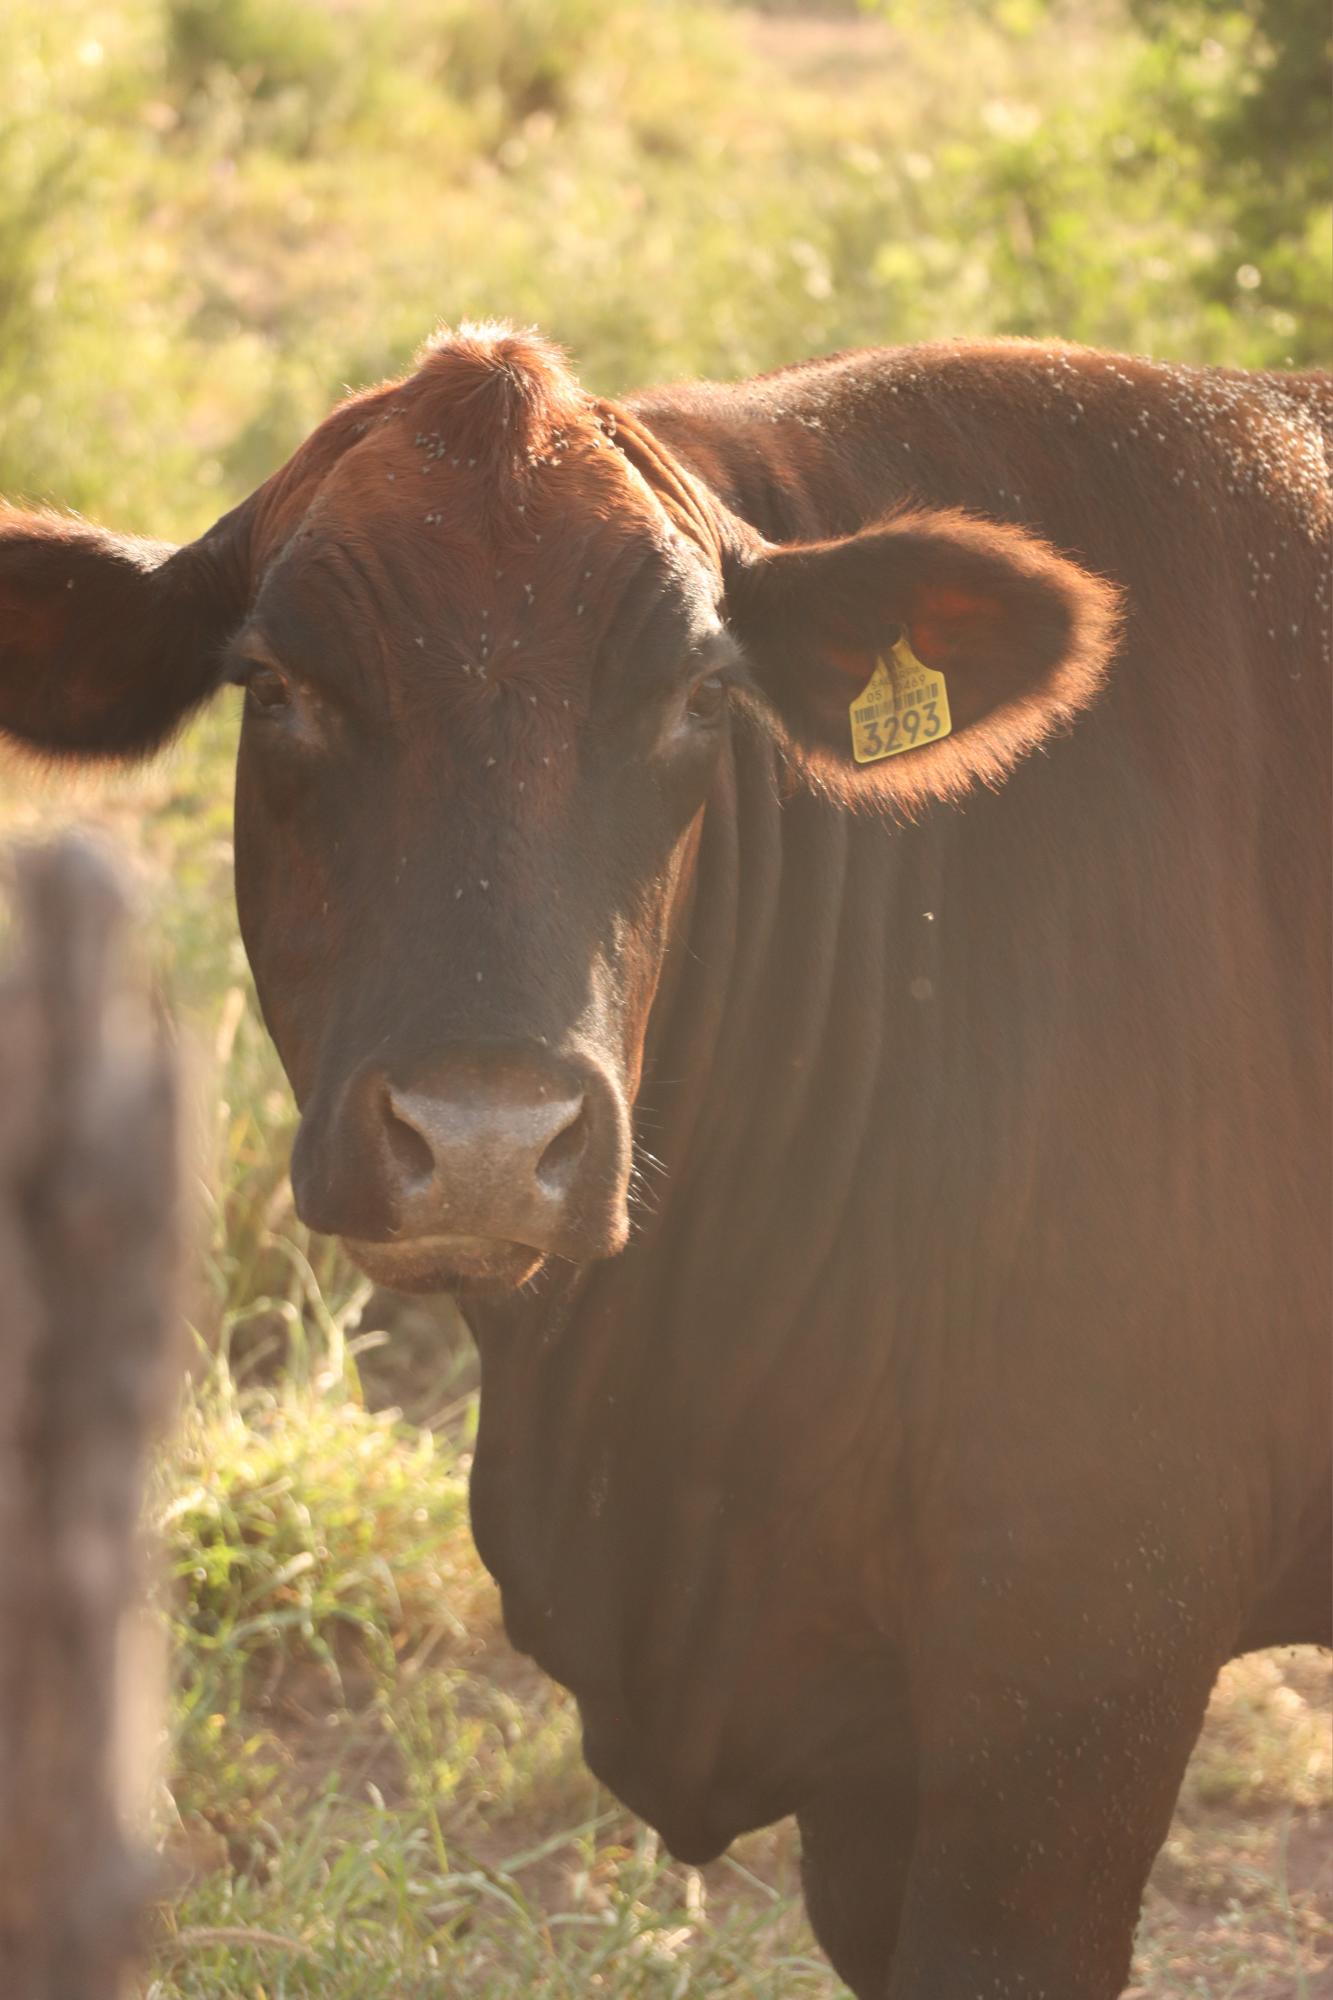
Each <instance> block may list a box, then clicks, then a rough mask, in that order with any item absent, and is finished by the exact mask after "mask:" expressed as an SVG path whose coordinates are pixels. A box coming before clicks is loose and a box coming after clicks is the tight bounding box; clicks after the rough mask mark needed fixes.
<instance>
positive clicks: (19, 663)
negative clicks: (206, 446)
mask: <svg viewBox="0 0 1333 2000" xmlns="http://www.w3.org/2000/svg"><path fill="white" fill-rule="evenodd" d="M226 527H227V523H225V522H224V523H219V525H218V528H215V529H213V530H211V531H210V532H209V534H208V535H206V536H204V538H203V539H202V540H201V541H198V542H193V543H191V544H190V545H189V546H187V547H185V548H182V549H176V550H172V549H169V548H165V547H163V546H162V545H161V544H150V543H144V542H135V541H131V540H129V539H127V538H121V537H118V536H115V535H110V534H106V533H104V532H103V531H102V530H101V529H98V528H93V527H89V526H88V525H87V524H86V523H85V522H82V521H74V520H68V519H64V518H62V517H60V516H58V515H46V514H27V513H21V512H18V511H17V510H14V509H4V508H0V737H5V736H8V737H11V738H13V739H14V740H15V741H16V742H18V743H21V744H24V745H27V746H29V747H30V748H32V749H35V750H37V751H39V752H40V753H42V754H44V755H46V756H56V757H81V758H97V757H136V756H143V755H146V754H147V753H148V752H149V751H151V750H155V749H157V747H158V746H159V745H160V744H161V743H163V742H164V741H165V740H166V739H167V737H169V736H170V735H171V734H172V732H173V731H174V730H175V729H177V728H178V727H179V726H180V724H181V723H182V722H183V721H184V720H185V718H186V716H187V715H188V714H189V713H190V711H191V710H192V709H193V708H195V707H197V705H198V704H199V703H200V702H202V701H203V700H205V699H206V697H207V696H208V695H210V694H211V693H212V692H213V690H214V688H215V687H216V686H217V684H218V681H219V679H220V677H221V674H220V667H219V654H220V648H221V644H222V641H223V640H224V639H225V638H226V636H227V634H228V633H229V632H230V631H231V629H232V628H233V627H234V626H235V625H236V623H237V622H238V621H239V619H240V617H241V615H242V613H243V611H244V609H245V606H244V601H243V599H244V582H243V578H242V576H241V575H240V573H239V565H238V563H237V561H236V557H235V545H234V537H232V536H230V535H228V534H227V533H224V532H220V531H222V530H224V529H225V528H226Z"/></svg>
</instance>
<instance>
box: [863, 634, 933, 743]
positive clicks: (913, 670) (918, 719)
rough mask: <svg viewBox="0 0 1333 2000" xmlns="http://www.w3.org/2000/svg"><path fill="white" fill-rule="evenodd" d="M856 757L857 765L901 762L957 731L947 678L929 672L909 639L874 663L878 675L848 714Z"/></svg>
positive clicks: (875, 674) (931, 668)
mask: <svg viewBox="0 0 1333 2000" xmlns="http://www.w3.org/2000/svg"><path fill="white" fill-rule="evenodd" d="M847 713H848V715H849V716H850V717H851V724H852V755H853V757H855V759H856V761H857V763H858V764H877V763H878V762H879V760H880V759H881V757H901V756H902V754H903V752H904V751H905V750H923V749H924V748H925V746H926V745H927V744H928V743H939V742H941V741H942V740H943V738H944V737H946V736H947V735H948V734H949V732H950V730H951V729H952V728H953V721H952V719H951V717H950V715H949V695H948V690H947V689H946V688H945V685H944V675H943V674H941V673H937V672H936V670H935V668H934V667H928V666H926V665H925V663H924V662H923V661H921V660H918V658H917V656H916V654H915V653H914V652H913V651H912V648H911V647H910V646H909V645H908V643H907V637H906V634H904V635H903V637H902V638H901V639H899V641H898V643H897V645H896V646H894V647H893V649H892V651H891V652H889V653H887V654H885V655H883V656H882V657H881V658H880V659H878V660H876V662H875V671H874V673H873V674H871V676H870V679H869V680H868V681H867V682H866V684H865V686H864V687H863V688H862V690H861V692H860V694H859V695H858V696H857V697H856V700H855V701H854V702H853V703H852V705H851V707H850V708H849V709H848V711H847Z"/></svg>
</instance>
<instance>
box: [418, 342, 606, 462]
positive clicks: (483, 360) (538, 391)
mask: <svg viewBox="0 0 1333 2000" xmlns="http://www.w3.org/2000/svg"><path fill="white" fill-rule="evenodd" d="M404 390H405V400H407V401H408V402H409V404H410V407H411V410H412V414H413V416H414V418H416V419H417V420H418V421H419V422H420V423H422V424H426V423H430V424H433V425H435V426H437V427H438V429H437V432H436V435H437V438H438V440H439V443H440V446H441V447H442V448H443V450H444V451H446V452H447V453H448V454H449V455H450V457H451V458H452V457H454V456H458V457H459V458H461V459H464V460H467V459H471V460H473V461H474V462H477V463H481V462H484V461H487V460H489V461H491V462H492V463H496V462H500V461H503V460H505V459H513V458H514V457H517V458H518V459H519V460H520V461H523V460H525V459H531V458H533V457H535V456H545V455H546V454H547V453H548V452H550V451H551V450H552V449H558V448H559V444H560V441H561V440H562V439H563V437H564V436H565V435H566V434H567V433H568V432H569V431H571V430H573V429H575V428H577V427H579V426H580V425H585V424H587V423H588V422H589V416H590V409H591V404H590V400H589V398H588V397H587V396H586V395H585V394H584V392H583V390H582V389H581V388H580V387H579V384H578V382H577V381H576V380H575V378H574V376H573V374H572V373H571V371H570V369H569V366H568V364H567V362H566V360H565V357H564V355H563V354H562V353H561V352H560V350H559V348H557V347H556V346H554V345H553V343H552V342H550V341H548V340H545V339H543V338H542V336H541V335H539V334H537V333H536V332H533V331H530V330H529V331H524V332H519V331H516V330H515V329H514V328H513V327H510V326H508V325H505V324H503V323H487V324H483V325H465V326H462V327H460V328H458V329H457V330H456V331H454V330H452V329H447V328H446V329H443V330H441V331H440V332H439V333H437V334H436V335H435V336H434V337H433V339H431V340H430V341H429V342H428V343H427V344H426V346H425V347H424V348H423V349H422V351H421V353H420V354H419V355H418V357H417V369H416V373H415V375H413V376H412V377H411V378H410V379H409V381H408V382H407V383H406V384H405V385H404ZM420 434H421V435H422V436H423V438H424V437H425V436H426V433H425V432H424V431H423V432H422V433H420Z"/></svg>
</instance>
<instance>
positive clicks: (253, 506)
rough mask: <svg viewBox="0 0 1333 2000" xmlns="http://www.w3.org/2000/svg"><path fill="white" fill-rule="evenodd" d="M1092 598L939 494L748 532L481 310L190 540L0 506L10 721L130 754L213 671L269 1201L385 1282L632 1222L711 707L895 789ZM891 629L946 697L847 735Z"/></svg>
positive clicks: (1053, 560) (467, 1278) (1004, 705)
mask: <svg viewBox="0 0 1333 2000" xmlns="http://www.w3.org/2000/svg"><path fill="white" fill-rule="evenodd" d="M1110 622H1111V601H1110V593H1109V592H1108V591H1107V590H1106V588H1105V587H1104V586H1102V585H1100V584H1098V583H1097V582H1096V581H1095V580H1094V579H1092V578H1089V577H1088V576H1086V575H1085V574H1084V573H1082V572H1080V571H1078V570H1076V569H1075V568H1074V567H1073V566H1072V565H1070V564H1069V563H1067V562H1064V561H1062V560H1061V559H1060V558H1058V557H1057V556H1055V555H1054V553H1053V552H1052V551H1051V550H1049V549H1048V548H1046V547H1045V546H1044V545H1041V544H1038V543H1036V542H1034V541H1033V540H1032V539H1031V538H1028V537H1025V536H1023V535H1020V534H1019V533H1017V532H1016V531H1014V530H1009V529H1003V528H999V527H997V526H994V525H992V524H986V523H982V522H978V521H974V520H971V519H968V518H964V517H961V516H955V515H939V514H911V515H903V516H900V517H898V518H897V519H894V520H890V521H888V522H884V523H880V524H878V525H876V526H873V527H871V528H869V529H867V530H865V531H864V532H862V533H861V534H858V535H855V536H852V537H850V538H848V539H846V540H843V541H839V542H832V543H825V544H820V545H812V546H802V547H796V548H777V547H771V546H769V545H767V544H765V543H763V542H762V541H761V540H760V539H759V538H758V537H757V536H756V535H755V534H754V533H753V531H751V530H749V529H748V528H746V527H744V526H743V524H742V523H740V522H739V521H737V520H736V519H734V517H732V516H731V515H729V514H728V513H727V512H726V511H725V509H723V508H722V506H721V505H720V503H718V502H717V501H716V500H715V499H714V497H713V496H712V495H711V494H710V493H709V492H708V491H707V490H706V489H705V488H704V487H702V486H701V485H699V484H698V483H697V482H696V481H695V480H694V479H692V478H691V477H690V476H689V475H688V473H686V472H685V471H683V470H682V468H681V467H680V466H678V465H677V464H675V463H674V461H673V460H672V459H671V458H670V457H669V456H668V455H667V454H666V453H665V452H664V451H662V450H661V449H660V447H659V446H658V445H657V444H656V442H655V440H654V439H653V438H652V437H651V435H650V434H649V433H648V432H647V431H646V430H645V429H644V428H643V427H642V426H641V425H639V424H637V423H636V422H635V421H634V420H633V419H632V418H629V417H626V416H625V415H624V414H623V413H619V416H618V413H616V412H615V411H614V410H612V409H611V407H610V406H608V405H605V404H600V403H597V402H594V401H593V400H592V399H590V398H588V397H587V396H585V395H584V394H583V393H582V392H581V391H580V390H579V388H578V387H577V385H576V384H575V382H574V381H573V379H572V378H571V376H570V375H569V374H568V373H567V372H566V370H565V368H564V366H563V364H562V362H561V360H560V359H559V357H558V356H557V355H556V354H555V353H554V352H553V351H552V350H550V349H549V348H547V347H545V346H544V345H543V344H541V343H540V342H538V341H536V340H535V339H532V338H529V337H527V336H521V335H516V334H513V333H511V332H509V331H507V330H504V329H478V330H470V331H465V332H463V333H460V334H457V335H453V336H450V337H447V338H444V339H441V340H440V341H438V342H436V343H435V344H434V345H433V346H432V347H431V348H429V349H428V350H427V351H426V353H425V354H424V356H423V357H422V359H421V361H420V364H419V366H418V368H417V370H416V372H415V373H414V374H413V375H412V376H411V377H410V378H409V379H408V380H406V381H404V382H402V383H398V384H395V385H392V386H390V387H388V388H384V389H380V390H376V391H373V392H371V393H370V394H368V395H365V396H363V397H360V398H357V399H355V400H353V401H352V402H351V403H349V404H346V405H344V406H343V408H341V409H340V410H339V411H337V412H336V413H335V414H334V415H333V416H332V417H331V418H330V419H329V420H328V421H327V422H326V423H325V424H323V425H322V426H321V427H320V428H319V430H317V431H316V432H315V433H314V435H313V436H312V437H311V438H310V439H309V440H308V441H307V443H306V444H305V445H304V446H303V447H302V448H301V450H300V451H298V452H297V453H296V455H295V456H294V457H293V459H292V460H291V461H290V462H289V463H288V464H287V465H286V466H285V467H284V468H283V469H282V470H281V471H280V472H279V473H277V474H276V475H275V476H274V477H273V478H272V479H271V480H270V481H269V482H268V483H267V484H266V485H265V486H264V487H261V488H260V489H259V491H258V492H257V493H256V494H254V495H253V496H252V497H251V499H250V500H249V501H247V502H246V503H245V504H244V505H243V506H242V507H240V508H238V509H237V510H236V511H235V512H234V513H233V514H231V515H228V516H227V517H225V518H224V519H223V520H222V521H220V522H219V523H218V524H217V525H216V526H215V527H214V528H213V529H211V530H210V531H209V533H208V534H206V535H205V536H203V537H202V539H201V540H200V541H198V542H196V543H193V544H191V545H190V546H188V547H186V548H183V549H179V550H176V551H167V550H164V549H162V548H160V547H156V546H149V545H144V544H135V543H130V542H127V541H124V540H118V539H115V538H113V537H110V536H107V535H104V534H102V533H100V532H98V531H95V530H93V529H90V528H88V527H86V526H84V525H83V524H81V523H78V522H71V521H67V520H63V519H59V518H55V517H47V516H40V515H29V514H18V513H10V514H8V515H3V514H0V731H3V732H5V733H6V734H8V735H9V736H11V737H12V738H15V739H17V740H18V741H19V742H22V743H25V744H27V745H29V746H31V747H33V748H35V749H36V750H38V751H39V752H44V753H46V754H47V755H53V756H57V757H59V756H107V755H112V756H125V755H140V754H144V753H145V752H147V751H150V750H151V749H153V748H154V747H156V746H157V745H158V744H159V743H160V742H162V741H163V740H164V739H165V738H166V737H167V736H168V735H169V734H170V733H171V732H172V730H173V729H175V728H176V727H177V726H178V725H179V723H180V722H181V721H182V719H183V718H184V717H185V716H186V715H187V714H188V713H189V712H190V711H191V710H192V709H193V708H194V707H195V706H196V705H197V704H198V703H200V702H201V701H202V700H204V699H205V698H206V697H208V696H209V695H210V694H212V693H213V692H215V691H216V690H217V689H218V688H220V687H221V686H222V685H223V684H224V683H227V682H237V683H240V684H241V685H242V686H243V688H244V690H245V695H244V700H245V716H244V723H243V728H242V735H241V749H240V760H239V769H238V774H237V792H236V880H237V901H238V906H239V910H240V918H241V927H242V931H243V934H244V937H245V942H246V947H247V950H248V952H249V955H250V960H251V964H252V966H253V968H254V973H255V978H256V982H257V985H258V990H259V995H260V999H261V1003H262V1006H263V1009H264V1013H265V1018H266V1020H267V1022H268V1025H269V1027H270V1029H271V1031H272V1034H273V1037H274V1040H275V1042H276V1044H277V1047H278V1050H279V1053H280V1055H281V1057H282V1061H283V1063H284V1065H285V1067H286V1069H287V1072H288V1075H289V1076H290V1078H291V1080H292V1084H293V1086H294V1089H295V1092H296V1096H297V1099H298V1102H299V1103H300V1106H301V1110H302V1122H301V1128H300V1133H299V1136H298V1139H297V1144H296V1150H295V1156H294V1160H293V1184H294V1188H295V1192H296V1199H297V1205H298V1208H299V1210H300V1212H301V1214H302V1216H303V1217H304V1218H305V1220H306V1221H307V1222H308V1223H309V1224H310V1225H311V1226H312V1227H314V1228H316V1229H320V1230H325V1231H328V1232H331V1233H334V1234H337V1235H339V1236H341V1237H343V1238H344V1239H345V1240H346V1241H347V1243H348V1245H349V1247H350V1248H351V1250H352V1252H353V1254H354V1255H355V1256H356V1257H357V1258H358V1260H359V1261H360V1262H361V1263H362V1264H363V1265H364V1267H365V1268H366V1269H367V1270H368V1271H369V1272H371V1273H372V1275H374V1276H376V1277H379V1278H381V1279H383V1280H384V1281H386V1282H388V1283H390V1284H393V1285H396V1286H400V1287H405V1288H419V1289H433V1288H439V1287H443V1286H448V1285H455V1284H459V1283H464V1284H466V1283H468V1282H473V1283H481V1284H502V1285H503V1284H514V1283H518V1282H521V1281H522V1280H524V1279H525V1278H527V1277H529V1276H530V1275H532V1274H533V1273H534V1272H535V1271H536V1270H537V1269H538V1267H539V1266H540V1265H541V1264H542V1263H543V1261H544V1260H545V1259H546V1258H548V1257H551V1256H556V1257H562V1258H568V1259H572V1260H575V1261H585V1260H588V1259H593V1258H598V1257H604V1256H607V1255H610V1254H613V1253H614V1252H616V1251H617V1250H618V1249H620V1248H621V1247H622V1245H623V1243H624V1241H625V1238H626V1234H627V1229H628V1219H627V1190H628V1186H629V1180H630V1173H631V1116H632V1107H633V1103H634V1099H635V1094H636V1091H637V1088H638V1082H639V1075H640V1069H641V1065H642V1060H643V1049H644V1037H645V1032H646V1028H647V1022H648V1017H649V1012H650V1009H651V1006H652V1003H653V999H654V996H655V994H656V991H657V988H658V983H659V980H660V978H661V975H662V971H663V966H664V963H665V958H666V949H667V943H668V940H669V937H670V935H671V933H672V927H673V923H674V922H675V920H676V918H677V916H678V913H679V911H680V909H681V908H682V906H683V903H684V901H685V899H686V898H687V897H688V894H689V891H690V881H691V868H692V863H693V856H694V841H695V835H696V833H697V828H698V824H699V819H700V815H701V812H702V810H703V807H704V804H705V801H706V799H707V797H708V794H709V790H710V784H711V781H712V777H713V773H714V768H715V765H716V763H717V759H718V757H719V754H720V751H721V748H722V745H723V744H724V742H725V740H726V737H727V734H728V730H729V728H730V727H731V726H732V723H733V716H734V713H735V711H736V709H737V707H738V706H740V705H745V706H748V707H749V709H750V711H751V715H752V717H755V716H758V717H759V718H760V726H766V727H769V728H773V729H777V730H778V731H779V732H785V735H786V737H787V740H788V746H789V749H790V751H791V754H792V756H793V760H794V762H795V764H796V765H797V767H798V768H799V769H801V770H803V771H804V772H805V773H806V775H807V776H808V778H809V780H810V782H813V783H816V784H818V785H820V786H822V787H824V788H826V789H827V788H829V787H835V788H837V789H840V790H841V791H842V792H843V793H845V794H846V795H847V796H849V797H855V796H857V795H865V796H873V797H875V798H877V799H879V800H881V801H889V802H892V803H894V804H896V805H899V806H906V807H907V808H909V809H910V808H911V807H912V806H914V805H915V804H917V803H919V802H921V801H923V800H925V799H926V798H928V797H929V796H931V795H939V794H945V793H952V792H957V791H959V790H961V789H963V788H964V787H965V786H966V785H968V784H970V783H972V782H975V781H976V780H977V779H982V780H993V779H995V778H996V777H998V776H999V775H1000V774H1001V773H1002V772H1003V771H1004V770H1005V769H1006V768H1007V766H1008V765H1009V764H1010V763H1011V762H1012V761H1013V760H1014V758H1015V757H1017V756H1018V755H1020V754H1021V753H1022V752H1023V751H1024V750H1025V749H1027V748H1028V747H1029V746H1030V745H1031V744H1033V743H1035V742H1036V741H1038V740H1039V739H1040V738H1041V736H1043V735H1044V734H1045V733H1046V732H1047V731H1048V730H1049V729H1050V728H1052V727H1053V726H1054V725H1055V724H1056V723H1058V722H1060V721H1062V720H1063V719H1064V718H1066V717H1067V716H1069V715H1071V714H1072V713H1073V712H1075V710H1076V709H1077V708H1078V707H1080V706H1081V705H1082V704H1083V703H1084V702H1085V701H1086V700H1087V699H1088V698H1089V697H1090V695H1091V693H1092V692H1093V690H1094V689H1095V687H1096V685H1097V681H1098V677H1099V675H1100V672H1101V670H1102V664H1103V661H1104V658H1105V655H1106V652H1107V650H1108V646H1109V641H1110ZM899 628H905V629H906V630H907V631H908V632H909V633H910V634H911V637H912V640H913V643H914V644H915V646H916V648H917V650H918V652H919V653H920V654H921V656H922V657H923V658H925V659H927V660H935V661H939V662H942V663H944V664H946V665H947V668H948V671H949V674H950V685H951V689H952V701H953V711H954V732H953V734H952V736H951V737H950V738H949V739H948V740H947V742H942V743H940V744H939V745H937V746H933V747H926V748H922V749H920V750H918V751H916V752H914V753H913V754H912V755H911V756H905V757H901V758H895V759H894V760H892V763H891V764H886V765H884V766H878V765H872V766H867V767H866V768H865V769H864V770H862V769H858V768H857V767H856V766H854V765H853V764H852V762H851V759H850V755H849V750H848V744H847V705H848V701H849V699H850V698H851V696H854V695H855V694H856V692H857V690H858V688H859V687H860V686H861V685H862V684H863V683H864V681H865V679H866V677H867V675H868V673H869V672H870V670H871V667H872V666H873V662H874V659H875V657H876V656H877V654H878V653H880V652H881V651H882V650H883V648H884V646H885V645H886V644H887V643H889V642H890V640H891V637H892V634H893V632H894V631H896V630H897V629H899Z"/></svg>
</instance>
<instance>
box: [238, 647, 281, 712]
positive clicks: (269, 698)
mask: <svg viewBox="0 0 1333 2000" xmlns="http://www.w3.org/2000/svg"><path fill="white" fill-rule="evenodd" d="M245 694H246V699H247V701H248V702H249V703H250V705H251V707H252V708H257V709H262V710H263V712H264V713H265V714H266V715H271V714H272V713H273V711H274V710H275V709H281V708H288V707H290V705H291V699H292V691H291V689H290V688H289V687H288V685H287V682H286V681H285V680H284V678H283V676H282V675H281V674H280V673H279V672H278V671H277V669H276V668H275V667H269V666H265V665H263V664H262V662H260V661H258V660H256V662H255V664H254V666H253V668H252V669H251V671H250V672H249V674H247V676H246V681H245Z"/></svg>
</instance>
